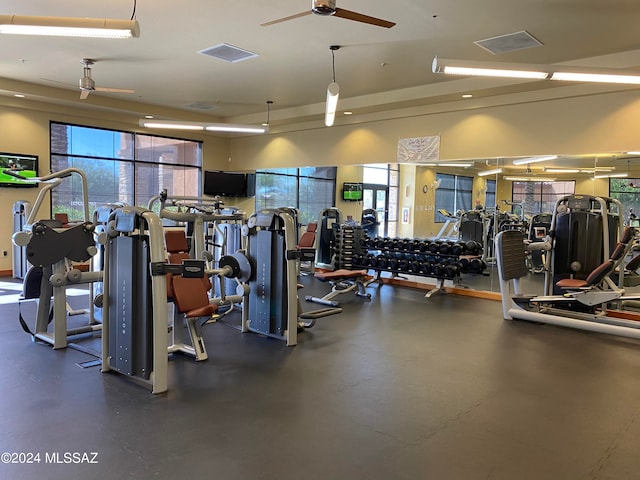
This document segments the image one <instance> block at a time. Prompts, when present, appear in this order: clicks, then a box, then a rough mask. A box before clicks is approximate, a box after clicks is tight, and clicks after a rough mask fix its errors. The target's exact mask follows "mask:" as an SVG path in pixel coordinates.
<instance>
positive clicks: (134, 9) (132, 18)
mask: <svg viewBox="0 0 640 480" xmlns="http://www.w3.org/2000/svg"><path fill="white" fill-rule="evenodd" d="M137 3H138V0H133V12H132V13H131V20H134V19H135V18H136V5H137Z"/></svg>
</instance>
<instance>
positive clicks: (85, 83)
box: [80, 58, 135, 100]
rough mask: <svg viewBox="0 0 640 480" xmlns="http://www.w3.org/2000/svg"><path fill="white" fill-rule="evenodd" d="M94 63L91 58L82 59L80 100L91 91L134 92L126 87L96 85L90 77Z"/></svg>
mask: <svg viewBox="0 0 640 480" xmlns="http://www.w3.org/2000/svg"><path fill="white" fill-rule="evenodd" d="M94 63H96V61H95V60H93V59H91V58H83V59H82V64H83V65H84V75H83V76H82V78H81V79H80V100H84V99H85V98H87V97H88V96H89V94H90V93H91V92H110V93H135V92H134V91H133V90H131V89H128V88H108V87H96V82H95V81H94V80H93V78H92V77H91V65H93V64H94Z"/></svg>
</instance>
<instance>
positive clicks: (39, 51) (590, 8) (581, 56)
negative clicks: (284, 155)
mask: <svg viewBox="0 0 640 480" xmlns="http://www.w3.org/2000/svg"><path fill="white" fill-rule="evenodd" d="M310 4H311V1H310V0H270V1H264V0H243V1H238V2H229V1H227V2H222V1H220V0H218V1H215V0H214V1H212V0H187V1H183V2H175V1H169V0H140V1H139V2H138V3H137V7H136V13H135V15H136V18H137V19H138V21H139V23H140V29H141V34H140V38H138V39H131V40H119V41H118V40H87V39H72V38H46V37H23V36H11V35H4V36H2V38H0V89H2V90H4V93H5V94H11V93H13V92H14V91H18V90H21V91H23V92H24V93H27V94H33V95H38V96H44V97H52V98H55V99H57V101H70V102H77V103H80V100H79V99H77V98H76V97H77V96H78V95H77V93H78V92H77V87H76V85H77V83H78V79H79V78H80V77H81V74H82V65H81V63H80V62H81V59H82V58H85V57H88V58H94V59H96V60H97V63H96V65H94V67H93V77H94V79H95V81H96V85H97V86H103V87H118V88H132V89H134V90H135V91H136V93H135V94H133V95H126V94H119V95H111V96H112V97H115V98H118V99H121V100H132V101H134V102H140V103H142V104H146V105H159V106H165V107H171V108H177V109H184V111H185V116H188V115H189V113H188V112H197V113H199V114H202V113H206V114H208V115H212V116H214V117H216V118H219V119H228V118H234V117H238V116H247V115H248V114H256V115H263V114H264V113H265V112H266V101H267V100H272V101H273V102H274V104H273V107H272V108H273V110H272V111H273V112H274V117H273V118H274V119H275V120H276V121H277V120H278V117H279V116H280V117H282V119H283V120H284V119H285V117H287V116H290V117H291V116H301V115H303V114H306V115H314V114H318V113H320V111H321V108H322V104H323V102H324V99H325V91H326V86H327V84H328V83H329V82H330V81H331V76H332V72H331V53H330V50H329V46H330V45H341V46H342V48H341V49H340V50H338V51H337V52H336V54H335V65H336V77H337V78H336V79H337V81H338V82H339V83H340V86H341V100H345V101H346V102H347V103H346V105H349V103H348V99H350V98H351V99H354V98H358V97H362V96H364V95H376V94H377V95H378V96H380V97H381V98H383V97H384V96H383V95H380V94H383V93H384V92H387V94H385V95H386V98H387V99H388V100H380V101H378V100H376V99H375V98H373V97H372V101H371V102H370V103H371V105H373V106H374V108H377V109H388V108H389V105H387V103H388V102H389V101H394V102H397V101H398V100H399V99H402V101H409V102H411V101H414V102H416V103H430V102H441V101H446V100H449V99H458V98H459V95H458V93H460V92H458V90H460V91H464V90H471V91H473V90H474V89H475V92H474V93H476V95H480V96H482V95H494V94H496V93H499V91H500V89H495V88H492V87H498V86H499V87H500V88H504V85H505V83H504V82H503V83H496V84H492V83H487V82H486V81H485V82H484V83H476V84H474V83H473V82H471V81H467V82H461V81H460V80H457V83H456V85H459V86H457V87H456V88H453V89H452V88H447V89H445V88H443V86H442V85H443V84H446V83H448V82H453V81H456V80H452V79H449V78H443V76H441V75H436V74H433V73H431V68H430V66H431V60H432V58H433V56H434V55H435V54H438V56H440V57H444V58H455V59H466V60H483V61H501V62H526V63H543V64H548V63H562V62H571V61H578V62H577V63H580V60H583V63H593V59H592V58H591V57H602V56H604V58H605V60H604V61H605V62H607V61H608V62H609V63H610V64H608V65H607V66H610V67H620V68H622V67H630V66H635V65H640V57H639V56H638V55H637V52H636V49H638V48H640V35H639V34H638V33H637V32H638V28H637V26H638V25H639V24H640V2H638V1H637V0H486V1H484V2H478V1H476V0H458V1H455V2H454V1H446V0H435V1H432V2H425V1H424V0H392V1H390V0H386V1H383V0H338V4H337V6H338V7H341V8H344V9H348V10H354V11H357V12H361V13H364V14H367V15H370V16H374V17H379V18H384V19H387V20H391V21H393V22H396V24H397V25H396V26H395V27H393V28H391V29H386V28H381V27H376V26H371V25H366V24H362V23H358V22H354V21H349V20H345V19H342V18H336V17H322V16H317V15H308V16H305V17H301V18H298V19H295V20H291V21H288V22H284V23H279V24H276V25H272V26H268V27H261V26H260V24H261V23H264V22H266V21H269V20H273V19H276V18H279V17H284V16H288V15H292V14H295V13H299V12H303V11H306V10H309V9H310V6H311V5H310ZM133 8H134V2H133V0H111V1H109V2H87V1H84V0H60V1H57V2H51V1H50V0H29V1H28V2H25V1H24V0H5V1H3V2H2V6H1V10H2V11H0V14H17V15H46V16H76V17H96V18H105V17H107V18H123V19H125V18H129V17H130V16H131V15H132V13H133ZM434 16H437V17H436V18H434ZM521 30H526V31H528V32H529V33H530V34H531V35H533V36H534V37H535V38H537V39H538V40H539V41H540V42H542V43H543V46H541V47H536V48H532V49H527V50H521V51H516V52H511V53H506V54H501V55H492V54H491V53H489V52H487V51H485V50H483V49H482V48H480V47H478V46H476V45H474V43H473V42H474V41H477V40H482V39H486V38H489V37H494V36H498V35H504V34H509V33H513V32H517V31H521ZM220 43H228V44H231V45H234V46H237V47H240V48H243V49H246V50H250V51H252V52H255V53H257V54H258V55H259V56H258V57H257V58H253V59H249V60H246V61H242V62H238V63H228V62H225V61H222V60H218V59H214V58H209V57H206V56H203V55H201V54H198V53H197V52H198V51H199V50H202V49H205V48H208V47H211V46H214V45H217V44H220ZM623 52H631V53H632V54H633V55H631V57H629V56H624V57H622V60H620V58H621V57H620V56H619V55H618V56H615V55H614V56H612V54H620V53H623ZM587 59H591V60H587ZM606 59H609V60H606ZM616 62H618V64H615V63H616ZM600 63H602V61H601V62H600ZM611 63H613V64H611ZM15 81H18V82H15ZM22 82H27V83H28V84H23V83H22ZM59 82H62V83H59ZM548 83H550V82H546V84H545V85H541V82H528V83H524V84H523V83H518V84H515V86H513V85H512V86H511V87H510V88H511V89H516V90H522V89H525V90H526V89H532V88H533V89H539V88H542V87H546V86H547V85H548ZM33 84H39V85H42V86H44V87H47V88H42V87H36V86H34V85H33ZM65 84H66V85H65ZM474 85H475V87H474ZM60 89H68V90H69V91H68V92H67V91H64V90H63V91H61V90H60ZM398 91H402V92H405V94H404V95H390V94H388V92H396V93H397V92H398ZM407 92H408V93H407ZM99 95H100V96H105V95H106V94H93V95H91V96H90V97H89V99H88V100H86V101H85V105H91V104H92V102H93V103H95V104H97V103H98V102H99V101H100V100H99V99H94V98H92V97H97V96H99ZM103 101H104V99H103ZM194 102H199V103H202V104H207V105H214V106H215V107H216V108H215V109H212V110H208V111H202V110H197V109H193V108H188V107H186V105H189V104H193V103H194ZM353 104H354V105H357V103H353ZM138 108H139V109H144V108H150V107H146V106H145V107H138ZM354 110H356V109H354ZM278 111H282V112H285V111H289V112H296V113H289V114H287V115H285V114H284V113H283V114H281V115H278V113H277V112H278ZM354 113H355V114H357V113H358V111H355V112H354Z"/></svg>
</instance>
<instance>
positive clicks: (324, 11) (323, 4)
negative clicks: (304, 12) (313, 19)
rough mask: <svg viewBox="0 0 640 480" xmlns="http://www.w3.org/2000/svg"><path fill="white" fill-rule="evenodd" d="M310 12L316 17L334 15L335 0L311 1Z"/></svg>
mask: <svg viewBox="0 0 640 480" xmlns="http://www.w3.org/2000/svg"><path fill="white" fill-rule="evenodd" d="M311 10H312V11H313V13H317V14H318V15H333V14H334V13H336V0H313V1H312V5H311Z"/></svg>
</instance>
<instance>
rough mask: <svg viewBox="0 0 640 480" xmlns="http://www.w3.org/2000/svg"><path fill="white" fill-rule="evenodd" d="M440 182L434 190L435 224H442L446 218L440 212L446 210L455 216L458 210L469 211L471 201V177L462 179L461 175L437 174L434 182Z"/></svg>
mask: <svg viewBox="0 0 640 480" xmlns="http://www.w3.org/2000/svg"><path fill="white" fill-rule="evenodd" d="M438 180H439V181H440V186H439V187H438V189H437V190H436V211H435V221H436V223H442V222H445V221H446V220H447V218H446V217H445V216H444V215H442V214H440V210H446V211H447V212H449V213H452V214H455V212H457V211H458V210H461V211H463V212H464V211H467V210H471V202H472V200H473V177H463V176H461V175H449V174H445V173H437V174H436V181H438Z"/></svg>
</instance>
